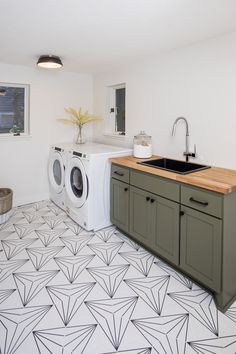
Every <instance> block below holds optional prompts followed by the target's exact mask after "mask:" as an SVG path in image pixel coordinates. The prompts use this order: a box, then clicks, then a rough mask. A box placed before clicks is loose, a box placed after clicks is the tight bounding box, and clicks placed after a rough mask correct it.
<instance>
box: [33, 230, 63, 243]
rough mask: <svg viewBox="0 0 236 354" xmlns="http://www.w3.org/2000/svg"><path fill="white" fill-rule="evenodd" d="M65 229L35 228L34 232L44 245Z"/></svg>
mask: <svg viewBox="0 0 236 354" xmlns="http://www.w3.org/2000/svg"><path fill="white" fill-rule="evenodd" d="M65 231H66V229H56V230H35V232H36V234H37V235H38V237H39V238H40V240H41V241H42V243H43V244H44V246H45V247H47V246H48V245H50V244H51V243H53V242H54V241H56V240H57V239H58V237H60V236H61V235H62V234H64V232H65Z"/></svg>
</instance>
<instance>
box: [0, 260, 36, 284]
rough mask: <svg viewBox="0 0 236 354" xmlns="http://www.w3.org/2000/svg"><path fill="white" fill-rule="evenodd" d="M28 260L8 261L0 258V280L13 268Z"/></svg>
mask: <svg viewBox="0 0 236 354" xmlns="http://www.w3.org/2000/svg"><path fill="white" fill-rule="evenodd" d="M28 261H29V260H28V259H15V260H10V261H2V260H0V282H2V281H3V280H5V279H6V278H7V277H9V275H11V274H12V273H13V272H14V271H15V270H17V269H18V268H20V267H22V266H23V265H24V264H25V263H26V262H28Z"/></svg>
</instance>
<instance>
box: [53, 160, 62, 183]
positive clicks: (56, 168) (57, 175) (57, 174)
mask: <svg viewBox="0 0 236 354" xmlns="http://www.w3.org/2000/svg"><path fill="white" fill-rule="evenodd" d="M53 176H54V179H55V182H56V184H57V185H58V186H60V185H61V180H62V173H61V164H60V162H59V160H55V161H54V163H53Z"/></svg>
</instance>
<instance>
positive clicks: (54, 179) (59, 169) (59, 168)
mask: <svg viewBox="0 0 236 354" xmlns="http://www.w3.org/2000/svg"><path fill="white" fill-rule="evenodd" d="M48 177H49V182H50V186H51V188H52V189H53V190H54V191H55V193H58V194H59V193H61V192H62V190H63V187H64V181H65V171H64V165H63V160H62V157H61V154H60V153H59V152H57V151H54V152H53V153H51V155H50V159H49V165H48Z"/></svg>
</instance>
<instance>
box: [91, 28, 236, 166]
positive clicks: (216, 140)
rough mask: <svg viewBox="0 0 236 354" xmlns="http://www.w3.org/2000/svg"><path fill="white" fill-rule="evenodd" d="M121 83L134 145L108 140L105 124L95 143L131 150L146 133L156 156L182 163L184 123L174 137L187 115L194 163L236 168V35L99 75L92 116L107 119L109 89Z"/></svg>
mask: <svg viewBox="0 0 236 354" xmlns="http://www.w3.org/2000/svg"><path fill="white" fill-rule="evenodd" d="M121 82H125V83H126V87H127V109H126V111H127V118H126V119H127V134H128V136H129V137H130V138H131V140H128V139H126V140H123V141H122V140H115V139H111V138H109V139H108V138H107V137H104V136H103V131H104V126H103V125H104V124H100V125H99V126H98V127H97V128H96V130H94V139H95V140H97V141H104V142H107V143H114V144H120V143H121V144H127V145H131V143H132V137H133V135H135V134H137V133H138V132H139V131H140V130H141V129H142V130H143V129H144V130H146V132H147V133H149V134H150V135H152V137H153V147H154V152H155V153H157V154H160V155H163V156H172V157H174V158H180V159H182V158H183V156H182V152H183V151H184V148H185V140H184V134H185V130H184V126H183V124H180V123H179V124H180V126H178V128H177V131H176V136H175V137H174V138H173V137H171V136H170V134H171V128H172V124H173V122H174V120H175V118H176V117H178V116H184V117H186V118H187V119H188V121H189V124H190V144H191V147H193V144H194V143H196V145H197V152H198V158H197V159H196V160H195V161H196V162H201V161H202V162H204V163H207V164H212V165H216V166H225V167H229V168H236V157H235V155H236V32H234V33H231V34H229V35H225V36H221V37H218V38H215V39H211V40H207V41H204V42H201V43H198V44H195V45H192V46H189V47H185V48H181V49H176V50H173V51H171V52H169V53H166V54H165V55H163V56H162V57H158V56H156V57H152V58H150V59H148V60H146V61H143V62H139V63H136V64H135V63H134V64H133V65H132V66H127V67H123V68H120V69H118V70H114V71H111V72H107V73H102V74H99V75H96V76H95V81H94V113H96V114H99V115H103V116H105V107H106V86H109V85H113V84H118V83H121Z"/></svg>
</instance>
